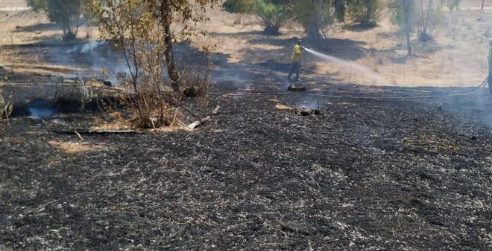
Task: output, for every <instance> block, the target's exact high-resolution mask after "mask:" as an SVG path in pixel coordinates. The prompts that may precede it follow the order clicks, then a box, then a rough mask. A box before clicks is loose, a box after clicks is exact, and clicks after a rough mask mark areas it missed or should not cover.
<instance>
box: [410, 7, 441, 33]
mask: <svg viewBox="0 0 492 251" xmlns="http://www.w3.org/2000/svg"><path fill="white" fill-rule="evenodd" d="M418 8H419V11H418V12H417V19H416V22H417V30H418V37H419V40H420V41H421V42H427V41H430V40H432V39H433V33H434V29H435V28H436V27H437V25H438V24H439V22H440V21H441V17H442V9H443V3H442V2H441V1H435V0H422V1H420V2H419V3H418Z"/></svg>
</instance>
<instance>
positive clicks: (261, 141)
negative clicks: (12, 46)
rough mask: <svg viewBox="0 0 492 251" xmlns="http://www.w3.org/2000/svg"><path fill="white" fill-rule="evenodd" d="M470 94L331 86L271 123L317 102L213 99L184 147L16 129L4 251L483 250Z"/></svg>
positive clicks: (6, 174)
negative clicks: (306, 112)
mask: <svg viewBox="0 0 492 251" xmlns="http://www.w3.org/2000/svg"><path fill="white" fill-rule="evenodd" d="M11 86H15V85H14V84H13V85H11ZM10 88H11V89H10V90H11V91H13V92H15V87H10ZM215 88H216V89H217V90H216V91H218V90H221V86H220V85H218V86H216V87H215ZM222 89H224V88H222ZM374 90H377V91H374ZM470 90H471V89H451V88H449V89H431V88H427V89H425V90H424V89H419V88H407V89H405V88H389V87H388V88H377V89H371V88H364V87H356V86H347V85H329V86H328V88H327V89H326V90H325V91H323V92H322V93H323V94H324V95H325V96H319V97H316V98H315V100H316V103H317V104H316V105H319V109H320V111H321V112H320V114H319V115H316V116H299V115H298V114H295V113H292V112H289V111H285V110H279V109H277V108H276V104H285V105H290V106H296V104H297V105H299V104H301V103H302V101H303V100H305V99H306V97H315V96H312V94H313V93H312V92H298V93H297V92H296V93H288V94H287V93H286V92H279V94H278V95H273V94H265V93H263V94H258V93H256V94H254V93H253V92H242V94H241V95H211V96H210V100H209V102H210V103H209V106H210V107H215V106H216V105H220V107H221V109H220V111H219V113H217V114H215V115H213V116H212V119H211V120H210V121H209V122H208V123H206V124H205V125H203V126H201V127H199V128H198V129H197V130H195V131H193V132H187V131H179V130H178V131H174V132H166V133H162V132H159V133H155V132H154V133H153V132H142V133H137V134H103V135H83V141H80V139H78V138H77V136H76V135H69V134H60V133H57V132H56V131H57V130H59V129H61V128H63V126H64V125H63V124H64V123H69V124H72V125H76V126H82V125H86V124H88V123H91V122H90V121H91V117H92V116H93V115H94V114H93V112H84V113H73V114H57V115H55V116H54V117H52V118H50V119H45V120H41V119H34V118H32V117H27V116H18V117H16V118H13V119H11V120H10V122H9V123H10V124H9V125H8V126H7V127H6V129H5V132H4V135H3V138H2V139H1V144H0V148H1V152H2V158H1V161H0V169H1V172H0V180H1V183H0V184H1V186H0V188H1V198H2V200H1V203H0V212H1V217H0V225H2V227H1V228H0V249H2V250H10V249H12V250H30V249H32V250H37V249H42V250H52V249H70V250H82V249H90V250H115V249H131V250H163V249H200V250H201V249H203V250H217V249H219V250H229V249H253V250H259V249H294V250H321V249H322V250H337V249H344V250H346V249H348V250H361V249H376V250H380V249H385V250H387V249H390V250H396V249H398V250H431V249H433V250H434V249H448V250H488V249H491V248H492V227H491V225H490V222H491V221H492V208H491V205H492V197H491V194H492V191H491V190H492V188H491V187H492V186H491V185H492V184H491V183H492V168H491V167H492V158H491V154H490V153H491V151H492V134H491V133H490V132H491V130H490V129H491V128H490V124H488V123H489V122H490V121H487V119H484V118H486V117H487V116H490V113H491V112H492V109H491V108H490V107H491V106H490V104H491V103H492V102H491V100H490V99H489V98H488V97H486V96H483V95H482V93H481V92H479V93H476V94H475V95H456V92H464V91H465V92H466V91H470ZM8 91H9V90H8V88H7V90H4V94H5V93H8ZM418 95H422V96H433V98H416V97H418ZM477 97H479V98H477ZM311 100H312V99H311ZM63 144H65V145H66V144H69V147H68V148H74V147H77V146H78V147H81V146H85V147H86V149H91V150H87V151H80V152H77V151H74V152H66V151H62V150H60V149H61V148H60V147H59V146H60V145H63ZM70 144H71V145H70Z"/></svg>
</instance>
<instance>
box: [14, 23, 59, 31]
mask: <svg viewBox="0 0 492 251" xmlns="http://www.w3.org/2000/svg"><path fill="white" fill-rule="evenodd" d="M54 30H60V25H57V24H54V23H40V24H34V25H29V26H17V27H16V29H15V31H14V32H16V33H21V32H42V31H54Z"/></svg>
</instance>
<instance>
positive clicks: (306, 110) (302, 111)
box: [292, 108, 320, 116]
mask: <svg viewBox="0 0 492 251" xmlns="http://www.w3.org/2000/svg"><path fill="white" fill-rule="evenodd" d="M292 111H293V112H294V113H296V114H299V115H301V116H310V115H319V114H320V111H319V110H317V109H311V108H294V109H293V110H292Z"/></svg>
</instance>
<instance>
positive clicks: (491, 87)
mask: <svg viewBox="0 0 492 251" xmlns="http://www.w3.org/2000/svg"><path fill="white" fill-rule="evenodd" d="M489 45H490V49H489V76H488V78H487V82H488V83H489V94H491V95H492V39H491V40H489Z"/></svg>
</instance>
